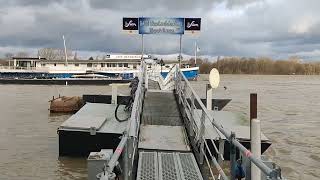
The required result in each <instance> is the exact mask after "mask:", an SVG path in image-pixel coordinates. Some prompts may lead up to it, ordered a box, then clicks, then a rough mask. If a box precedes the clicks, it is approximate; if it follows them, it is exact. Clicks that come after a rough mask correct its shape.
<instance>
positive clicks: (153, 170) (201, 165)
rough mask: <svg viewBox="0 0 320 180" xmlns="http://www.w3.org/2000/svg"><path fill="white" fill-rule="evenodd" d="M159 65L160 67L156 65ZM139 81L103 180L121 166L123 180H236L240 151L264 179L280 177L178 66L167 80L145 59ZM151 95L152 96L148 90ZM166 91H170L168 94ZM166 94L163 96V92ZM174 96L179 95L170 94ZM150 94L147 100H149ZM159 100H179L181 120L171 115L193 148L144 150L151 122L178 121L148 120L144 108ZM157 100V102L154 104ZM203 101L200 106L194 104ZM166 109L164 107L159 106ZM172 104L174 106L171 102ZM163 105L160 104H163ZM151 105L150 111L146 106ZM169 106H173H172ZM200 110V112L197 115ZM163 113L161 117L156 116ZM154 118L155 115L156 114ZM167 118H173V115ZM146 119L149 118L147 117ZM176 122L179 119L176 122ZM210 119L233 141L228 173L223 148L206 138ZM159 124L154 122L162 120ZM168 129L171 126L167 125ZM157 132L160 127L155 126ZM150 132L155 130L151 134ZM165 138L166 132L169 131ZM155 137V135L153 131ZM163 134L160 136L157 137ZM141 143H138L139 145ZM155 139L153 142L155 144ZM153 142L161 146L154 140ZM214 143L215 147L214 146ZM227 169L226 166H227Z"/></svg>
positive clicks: (276, 168) (101, 177) (113, 177)
mask: <svg viewBox="0 0 320 180" xmlns="http://www.w3.org/2000/svg"><path fill="white" fill-rule="evenodd" d="M154 66H156V65H154ZM138 76H139V80H140V81H139V84H138V89H137V91H136V94H135V99H134V103H133V107H132V112H131V117H130V119H129V122H128V126H127V129H126V131H125V132H124V133H123V136H122V139H121V142H120V143H119V145H118V147H117V148H116V150H115V152H114V153H113V156H112V158H111V160H110V161H109V162H108V164H106V165H105V167H104V169H103V171H102V172H101V173H100V176H98V177H100V180H107V179H109V180H110V179H115V173H114V170H115V167H116V166H117V164H120V165H121V168H122V175H121V179H125V180H133V179H139V180H149V179H150V180H151V179H154V180H157V179H159V180H166V179H190V180H191V179H195V180H196V179H199V180H202V179H224V180H228V179H231V180H234V179H235V173H234V172H235V167H236V166H235V165H236V163H237V162H236V152H237V151H239V152H240V154H241V155H242V156H243V157H245V158H247V159H248V160H249V161H250V162H252V163H253V164H254V165H255V166H257V167H258V168H259V169H260V170H261V172H262V173H263V174H264V175H265V177H266V178H265V179H270V180H279V179H283V178H282V177H281V170H280V168H278V167H272V168H270V167H269V166H267V165H266V164H265V163H264V162H263V161H262V160H261V159H260V158H256V157H254V155H253V154H252V153H251V152H250V150H248V149H247V148H245V147H244V146H243V145H242V144H241V143H240V142H239V141H238V140H237V139H236V134H235V133H234V132H231V131H228V130H227V129H226V128H224V127H223V126H222V125H221V124H220V123H219V122H218V121H216V120H215V119H214V118H213V117H212V115H211V114H210V112H209V110H208V109H207V108H206V107H205V105H204V104H203V103H202V101H201V99H200V97H199V96H198V95H197V93H196V92H195V91H194V89H193V88H192V86H191V84H190V82H189V81H188V80H187V78H186V77H185V76H184V74H183V72H182V71H181V70H180V68H179V67H178V65H176V66H174V68H172V69H171V70H170V71H169V73H168V75H167V76H166V78H163V77H162V76H161V74H160V72H159V71H157V70H156V68H151V69H149V68H148V66H147V65H146V64H145V63H142V66H141V70H140V72H139V75H138ZM148 93H149V94H148ZM165 93H167V94H165ZM164 94H165V95H164ZM171 95H172V96H174V97H175V99H172V98H171ZM148 98H149V100H148ZM152 98H158V99H163V100H164V101H169V100H172V101H175V100H176V102H175V103H176V104H177V105H178V106H177V107H178V108H179V111H180V116H179V117H180V118H178V117H176V116H174V117H171V116H170V118H172V119H175V118H176V119H177V121H178V119H180V120H181V123H182V124H179V122H178V124H174V126H177V127H175V128H178V127H180V126H179V125H182V126H183V127H184V129H185V132H186V136H187V137H186V141H185V142H184V143H185V144H187V145H189V146H190V148H189V149H188V148H185V149H183V148H177V149H174V148H173V149H172V150H170V147H169V149H160V150H159V148H156V147H155V148H152V147H148V148H142V149H143V150H141V144H142V143H141V139H140V140H139V137H140V136H142V135H141V133H143V132H142V131H144V127H145V126H146V125H145V124H148V123H149V124H150V122H151V124H153V125H154V126H153V128H155V127H159V129H158V132H159V131H162V132H163V131H166V130H165V129H163V130H160V128H161V126H156V125H168V124H170V123H172V122H174V121H170V122H168V118H167V117H166V118H165V119H166V120H167V122H165V123H166V124H161V123H164V122H160V120H159V119H157V120H154V119H152V117H151V120H150V119H148V118H146V115H145V114H146V113H145V112H144V111H150V112H151V113H149V116H150V114H151V116H152V114H155V113H154V112H152V110H150V107H149V106H150V104H149V103H150V102H151V103H152V101H153V100H154V99H152ZM155 103H156V102H155ZM196 103H197V104H199V105H200V109H199V107H198V108H196V106H195V104H196ZM168 104H170V102H168ZM161 106H162V107H165V106H164V105H161ZM167 106H170V105H167ZM159 107H160V106H158V108H159ZM148 108H149V110H148ZM167 109H173V110H175V108H173V107H171V108H170V107H169V108H167ZM199 112H200V114H199ZM155 116H159V115H155ZM155 116H153V117H155ZM170 118H169V119H170ZM146 119H147V120H146ZM177 121H175V122H177ZM206 121H209V122H210V125H211V126H212V127H213V129H214V130H215V131H217V133H218V134H220V135H221V136H225V137H226V140H227V141H228V143H229V144H230V147H229V148H230V167H229V169H230V171H229V173H225V171H226V168H222V167H221V165H222V164H223V162H224V155H223V150H222V151H221V148H220V147H217V146H216V144H215V143H214V142H213V141H214V140H213V139H210V140H209V141H208V139H206V138H205V137H204V134H205V133H206V131H208V129H207V128H206V127H205V122H206ZM159 122H160V124H156V125H155V123H159ZM165 127H166V128H167V126H165ZM152 131H154V133H157V130H156V129H154V130H152ZM152 131H151V132H152ZM162 134H164V135H163V136H166V133H162ZM150 136H152V133H151V134H150ZM159 136H161V135H159ZM139 143H140V144H139ZM153 143H154V142H153ZM153 146H157V145H156V144H153ZM212 146H213V147H212ZM227 169H228V168H227Z"/></svg>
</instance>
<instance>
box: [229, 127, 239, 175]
mask: <svg viewBox="0 0 320 180" xmlns="http://www.w3.org/2000/svg"><path fill="white" fill-rule="evenodd" d="M235 138H236V133H235V132H231V136H230V141H229V143H230V170H231V172H230V174H231V179H232V180H234V179H235V178H236V176H235V172H236V171H235V168H236V163H237V161H236V158H237V157H236V147H235V146H234V145H233V144H232V142H233V140H234V139H235Z"/></svg>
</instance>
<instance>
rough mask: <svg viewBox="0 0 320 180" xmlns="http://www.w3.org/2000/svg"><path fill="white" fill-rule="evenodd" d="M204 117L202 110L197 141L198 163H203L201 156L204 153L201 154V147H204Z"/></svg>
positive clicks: (202, 156)
mask: <svg viewBox="0 0 320 180" xmlns="http://www.w3.org/2000/svg"><path fill="white" fill-rule="evenodd" d="M205 119H206V116H205V112H204V111H203V110H202V113H201V118H200V128H199V138H198V140H199V143H200V151H199V152H200V157H199V164H201V165H202V164H203V160H204V159H203V158H204V154H203V151H202V150H203V148H204V139H205V138H203V136H204V123H205Z"/></svg>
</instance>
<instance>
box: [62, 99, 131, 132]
mask: <svg viewBox="0 0 320 180" xmlns="http://www.w3.org/2000/svg"><path fill="white" fill-rule="evenodd" d="M121 106H124V105H121ZM115 109H116V105H114V104H100V103H87V104H86V105H85V106H83V107H82V108H81V109H80V110H79V111H78V112H77V113H76V114H74V115H72V116H71V117H70V118H69V119H68V120H66V121H65V122H63V123H62V124H61V126H60V127H59V129H60V130H65V131H89V130H90V128H91V127H94V128H95V129H96V130H97V132H99V133H113V134H122V133H123V131H124V130H125V129H126V127H127V123H128V121H125V122H118V121H117V120H116V118H115V115H114V113H115ZM123 113H125V112H123Z"/></svg>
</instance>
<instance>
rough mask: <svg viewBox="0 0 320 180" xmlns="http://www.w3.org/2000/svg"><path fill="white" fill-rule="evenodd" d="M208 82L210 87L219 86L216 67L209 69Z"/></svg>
mask: <svg viewBox="0 0 320 180" xmlns="http://www.w3.org/2000/svg"><path fill="white" fill-rule="evenodd" d="M209 82H210V85H211V88H214V89H215V88H217V87H218V86H219V83H220V75H219V71H218V70H217V69H216V68H213V69H212V70H211V71H210V75H209Z"/></svg>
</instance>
